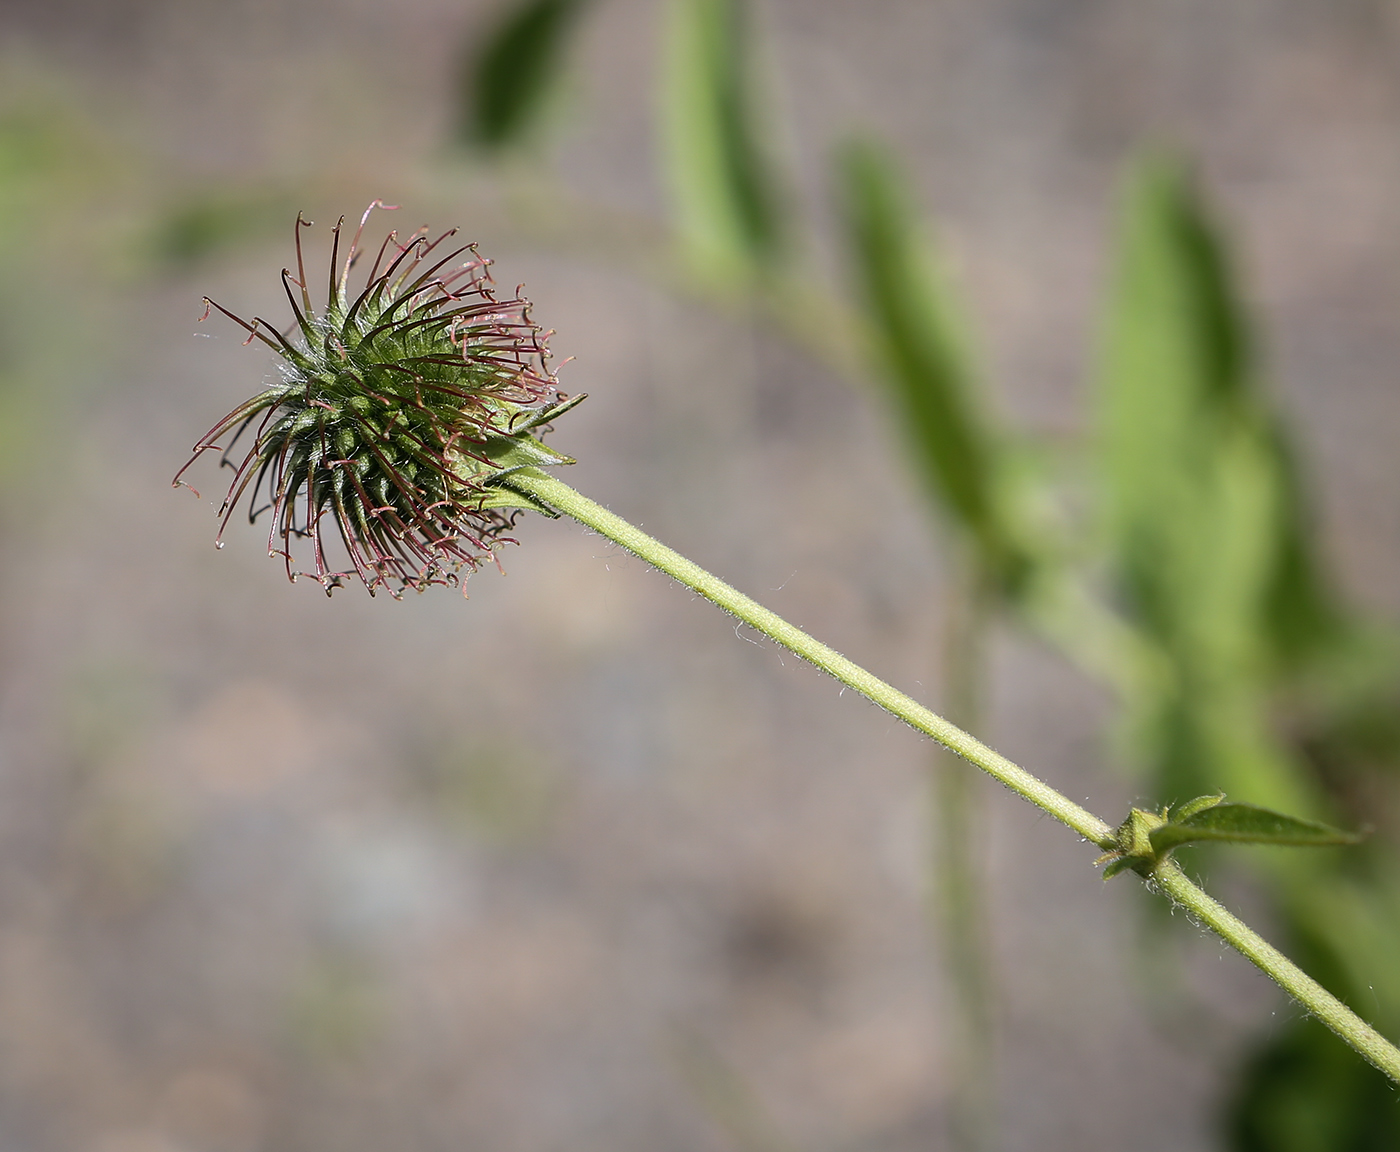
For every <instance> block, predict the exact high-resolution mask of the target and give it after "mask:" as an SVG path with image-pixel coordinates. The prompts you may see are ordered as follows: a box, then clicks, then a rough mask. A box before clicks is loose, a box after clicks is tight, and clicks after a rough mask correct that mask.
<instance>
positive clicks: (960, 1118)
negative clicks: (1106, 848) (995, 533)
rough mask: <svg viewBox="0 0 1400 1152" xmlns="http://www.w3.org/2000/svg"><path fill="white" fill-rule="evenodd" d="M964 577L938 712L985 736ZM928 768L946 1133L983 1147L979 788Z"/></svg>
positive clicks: (973, 614) (954, 598)
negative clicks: (949, 1023) (946, 1015)
mask: <svg viewBox="0 0 1400 1152" xmlns="http://www.w3.org/2000/svg"><path fill="white" fill-rule="evenodd" d="M962 576H963V579H962V580H961V581H960V582H959V583H958V584H955V585H954V586H953V587H952V588H951V589H950V594H949V595H948V596H947V597H946V602H947V605H948V608H947V621H946V623H945V625H944V630H945V635H944V640H943V698H944V700H945V704H944V710H945V713H946V715H947V716H948V718H949V719H950V720H952V722H953V723H954V724H956V725H957V726H958V727H959V728H963V729H966V730H967V731H970V732H979V731H982V730H983V723H982V719H983V711H982V692H983V685H984V683H985V680H986V667H987V653H986V647H987V641H988V628H989V625H990V623H991V614H990V602H989V595H988V585H987V581H986V580H985V578H983V576H982V573H981V572H980V570H979V569H978V567H977V566H976V565H975V564H968V563H966V562H964V563H963V565H962ZM931 768H932V771H933V782H934V786H933V787H932V788H931V789H930V790H929V795H930V799H931V800H932V810H931V811H930V813H929V823H930V826H931V827H932V828H933V830H934V843H933V852H932V855H931V857H930V863H931V865H932V869H933V874H932V876H931V877H930V886H931V889H932V891H933V893H935V894H936V897H935V899H936V909H935V916H936V922H937V924H938V927H939V929H940V932H939V938H940V942H941V944H942V950H943V957H944V964H945V966H946V969H947V972H948V977H949V984H950V986H951V990H952V992H953V994H954V997H955V999H956V1002H955V1003H954V1005H953V1010H952V1017H953V1024H954V1029H955V1034H954V1035H953V1036H952V1037H951V1038H950V1043H949V1044H948V1053H949V1056H948V1064H949V1069H950V1075H951V1077H952V1081H953V1083H952V1092H951V1099H950V1103H949V1112H950V1115H949V1126H950V1128H951V1132H952V1138H953V1143H954V1145H955V1147H959V1148H967V1149H988V1148H993V1147H995V1146H996V1143H997V1141H996V1099H997V1090H996V1061H995V1051H994V1045H995V1040H996V1018H995V1012H994V1005H995V1003H996V1000H995V995H996V989H995V981H994V979H993V971H994V968H993V956H992V950H991V948H990V946H989V944H990V942H989V940H988V935H987V914H986V908H985V906H984V903H983V902H984V901H985V900H986V899H987V892H986V884H985V883H984V881H983V879H982V875H981V871H982V860H981V858H980V852H979V851H978V849H979V847H980V846H981V845H982V844H983V843H984V832H983V826H984V822H985V820H984V816H983V811H982V804H981V802H980V797H981V783H982V782H981V779H980V777H979V775H978V773H977V772H976V771H974V769H973V767H972V765H971V764H969V763H968V762H967V761H965V760H963V759H962V758H961V757H959V756H953V755H950V754H949V753H947V752H937V753H935V754H934V759H933V763H932V765H931Z"/></svg>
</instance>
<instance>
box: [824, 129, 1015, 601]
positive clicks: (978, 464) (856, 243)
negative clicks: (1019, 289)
mask: <svg viewBox="0 0 1400 1152" xmlns="http://www.w3.org/2000/svg"><path fill="white" fill-rule="evenodd" d="M838 164H839V169H838V172H839V176H840V184H841V193H842V195H841V213H842V217H843V224H844V227H845V231H846V236H847V242H848V244H849V246H850V248H851V251H852V253H853V257H854V261H853V263H854V270H855V274H856V275H855V279H856V282H857V284H858V286H859V289H860V292H861V296H862V304H863V306H864V311H865V314H866V319H867V324H868V327H869V329H870V333H871V336H872V339H873V343H874V345H875V348H876V351H877V354H878V361H879V364H880V367H881V370H882V371H881V375H882V378H883V380H884V382H885V384H886V395H887V397H888V399H889V401H890V405H891V407H892V409H893V412H894V417H895V421H896V423H897V424H898V426H899V429H900V431H901V433H902V434H903V436H904V439H905V442H906V445H907V447H908V449H909V452H910V455H911V456H912V458H913V461H914V465H915V468H916V469H917V471H918V473H919V476H920V478H921V480H922V482H923V486H924V488H925V490H926V491H927V493H928V494H929V496H930V497H931V498H932V499H933V500H934V502H935V503H936V504H938V505H940V506H941V507H942V508H944V509H945V510H946V512H947V513H948V515H949V516H950V517H951V518H952V519H953V521H954V522H955V523H957V524H958V525H959V526H960V527H962V528H963V529H965V530H966V531H967V533H968V534H969V535H970V537H971V538H972V539H973V540H974V541H975V542H976V545H977V548H978V551H979V553H980V556H979V559H980V561H981V562H982V564H983V565H984V567H985V569H986V570H987V571H989V572H992V573H995V574H996V575H997V576H998V577H999V578H1000V580H1001V583H1002V585H1003V587H1005V588H1010V587H1014V585H1015V584H1016V582H1017V579H1018V577H1019V576H1020V575H1021V574H1022V573H1023V570H1024V568H1025V566H1026V558H1025V556H1024V555H1023V553H1022V552H1021V550H1020V549H1019V548H1018V547H1017V546H1016V545H1015V544H1014V543H1013V540H1012V533H1011V531H1010V530H1009V528H1008V527H1007V525H1006V524H1005V522H1004V518H1003V514H1002V500H1001V492H1000V490H999V488H1000V485H1001V481H1002V476H1001V475H1000V474H999V466H1000V464H1001V461H1000V460H999V458H998V456H997V454H996V452H995V451H994V446H993V444H992V441H991V438H990V436H989V435H988V432H987V430H986V429H985V427H984V426H983V424H982V422H981V420H980V418H979V414H978V413H977V412H976V411H975V408H974V406H973V403H972V395H973V391H974V387H975V383H974V379H973V372H972V369H971V367H970V366H969V364H968V359H967V357H966V355H965V354H964V351H963V349H962V348H961V347H960V345H959V343H958V341H957V340H956V339H955V338H954V328H955V325H954V323H953V320H952V318H951V315H950V313H951V311H952V310H951V308H950V307H949V305H948V303H947V301H946V299H945V294H944V290H943V286H942V284H941V283H940V282H939V277H938V275H937V273H936V271H935V267H934V262H933V260H932V258H931V256H930V255H929V252H928V248H927V245H926V243H925V241H924V238H923V237H922V235H921V234H920V229H919V226H918V223H917V220H916V218H915V216H914V213H913V211H912V210H911V209H910V207H909V204H908V201H907V198H906V195H905V192H904V189H903V187H902V183H901V181H900V179H899V177H898V175H897V173H896V171H895V167H894V164H893V162H892V161H891V160H890V158H889V156H888V154H887V153H886V152H885V150H884V149H882V148H880V147H878V146H877V145H875V144H873V143H871V142H869V141H854V142H852V143H850V144H848V145H847V146H846V147H845V148H844V149H842V151H841V152H840V154H839V156H838Z"/></svg>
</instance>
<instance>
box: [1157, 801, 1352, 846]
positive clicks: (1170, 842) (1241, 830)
mask: <svg viewBox="0 0 1400 1152" xmlns="http://www.w3.org/2000/svg"><path fill="white" fill-rule="evenodd" d="M1149 838H1150V839H1151V841H1152V848H1153V850H1154V851H1156V852H1157V853H1159V854H1160V853H1163V852H1167V851H1170V850H1171V849H1172V848H1176V847H1178V846H1180V845H1182V844H1191V843H1199V842H1203V841H1207V840H1214V841H1224V842H1226V843H1231V844H1275V845H1279V846H1282V847H1294V848H1325V847H1336V846H1339V845H1343V844H1358V843H1360V842H1361V840H1362V839H1363V837H1362V836H1360V835H1359V834H1357V833H1355V832H1343V831H1341V830H1340V829H1338V828H1333V827H1331V826H1330V825H1328V824H1322V823H1319V822H1318V821H1316V820H1299V819H1298V818H1297V817H1296V816H1284V815H1283V814H1281V813H1279V812H1270V811H1269V810H1268V809H1267V808H1256V807H1255V806H1254V805H1253V804H1214V805H1211V806H1210V807H1208V808H1204V809H1200V810H1198V811H1195V812H1192V813H1191V814H1189V815H1187V816H1185V817H1183V818H1176V819H1171V820H1168V821H1167V822H1166V823H1165V824H1163V825H1161V826H1160V827H1158V828H1154V829H1153V830H1152V832H1151V833H1150V836H1149Z"/></svg>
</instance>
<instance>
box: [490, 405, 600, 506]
mask: <svg viewBox="0 0 1400 1152" xmlns="http://www.w3.org/2000/svg"><path fill="white" fill-rule="evenodd" d="M582 399H584V397H583V396H582V395H580V396H577V397H574V398H572V399H571V400H569V401H566V402H565V403H563V404H560V405H559V406H558V407H556V408H554V409H552V410H551V415H555V416H557V415H559V414H560V413H561V412H564V411H567V410H568V409H570V408H572V407H573V406H574V405H575V404H577V403H578V402H579V401H580V400H582ZM541 423H544V421H541ZM480 455H482V456H485V457H487V458H488V459H491V460H495V461H496V462H497V463H499V464H500V465H501V468H500V469H499V470H498V471H496V472H493V473H492V474H491V475H490V476H489V477H488V478H487V479H486V481H485V483H486V484H487V485H489V487H488V488H487V489H486V492H485V494H484V495H483V496H482V497H481V500H480V504H479V506H480V507H481V508H527V509H530V510H531V511H534V512H542V513H543V514H544V515H546V516H548V517H550V518H551V519H555V520H557V519H558V518H559V513H557V512H556V511H554V509H553V508H550V507H548V506H547V505H545V504H541V503H540V502H539V501H538V500H535V499H534V498H533V497H531V496H528V495H526V494H525V493H523V492H517V491H516V490H515V489H513V488H508V487H503V486H501V482H502V481H505V480H508V479H509V478H510V477H511V476H512V475H514V474H515V473H516V472H521V471H524V470H525V469H535V468H553V467H556V466H558V465H561V464H573V463H576V461H575V460H574V458H573V457H572V456H565V455H564V454H563V453H562V452H556V451H555V450H554V449H553V448H551V447H550V446H549V445H548V444H544V443H541V442H540V441H539V440H536V439H535V438H534V437H533V436H527V435H525V434H524V433H523V432H521V433H517V434H516V435H514V436H492V437H490V438H489V439H487V440H486V441H485V442H484V443H483V444H482V445H481V446H480Z"/></svg>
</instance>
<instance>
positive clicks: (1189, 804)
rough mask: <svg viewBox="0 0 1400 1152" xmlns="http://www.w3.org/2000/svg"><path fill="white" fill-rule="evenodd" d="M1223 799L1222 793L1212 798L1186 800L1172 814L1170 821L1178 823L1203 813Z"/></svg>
mask: <svg viewBox="0 0 1400 1152" xmlns="http://www.w3.org/2000/svg"><path fill="white" fill-rule="evenodd" d="M1224 799H1225V793H1224V792H1217V793H1215V794H1214V795H1213V796H1197V797H1196V799H1194V800H1188V801H1186V803H1185V804H1182V805H1181V806H1180V807H1179V808H1177V810H1176V811H1175V812H1173V813H1172V819H1173V820H1176V821H1178V822H1180V821H1182V820H1185V819H1186V818H1187V817H1188V816H1194V815H1196V813H1197V812H1204V811H1205V810H1206V809H1207V808H1214V807H1215V806H1216V805H1217V804H1219V803H1220V802H1221V801H1222V800H1224Z"/></svg>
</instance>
